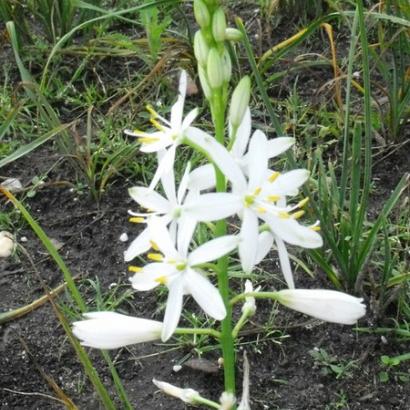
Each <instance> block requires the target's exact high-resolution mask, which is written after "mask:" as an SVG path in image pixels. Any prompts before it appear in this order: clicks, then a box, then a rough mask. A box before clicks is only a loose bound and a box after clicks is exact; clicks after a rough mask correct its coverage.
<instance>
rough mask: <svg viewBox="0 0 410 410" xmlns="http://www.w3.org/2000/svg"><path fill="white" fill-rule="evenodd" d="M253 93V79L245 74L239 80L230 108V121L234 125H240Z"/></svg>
mask: <svg viewBox="0 0 410 410" xmlns="http://www.w3.org/2000/svg"><path fill="white" fill-rule="evenodd" d="M250 95H251V80H250V78H249V77H248V76H245V77H243V78H242V79H241V81H239V84H238V85H237V86H236V88H235V90H234V92H233V93H232V99H231V106H230V109H229V121H230V122H231V124H232V126H233V127H239V125H240V124H241V122H242V118H243V116H244V115H245V111H246V108H247V107H248V104H249V98H250Z"/></svg>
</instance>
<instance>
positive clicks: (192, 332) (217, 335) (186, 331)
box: [174, 327, 221, 339]
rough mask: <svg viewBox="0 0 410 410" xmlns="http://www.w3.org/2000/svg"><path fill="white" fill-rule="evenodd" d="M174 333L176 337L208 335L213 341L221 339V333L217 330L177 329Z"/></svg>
mask: <svg viewBox="0 0 410 410" xmlns="http://www.w3.org/2000/svg"><path fill="white" fill-rule="evenodd" d="M174 333H175V334H177V335H208V336H212V337H214V338H215V339H219V338H220V337H221V333H220V332H218V331H217V330H215V329H207V328H205V329H204V328H195V327H194V328H185V327H178V328H177V329H176V330H175V332H174Z"/></svg>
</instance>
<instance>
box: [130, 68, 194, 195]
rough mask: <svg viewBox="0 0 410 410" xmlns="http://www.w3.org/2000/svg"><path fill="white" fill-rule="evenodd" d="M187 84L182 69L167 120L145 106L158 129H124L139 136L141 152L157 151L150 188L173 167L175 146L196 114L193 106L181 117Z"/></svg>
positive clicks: (182, 137) (180, 141)
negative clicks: (174, 100) (176, 95)
mask: <svg viewBox="0 0 410 410" xmlns="http://www.w3.org/2000/svg"><path fill="white" fill-rule="evenodd" d="M187 84H188V80H187V73H186V72H185V71H182V72H181V77H180V80H179V88H178V91H179V95H178V99H177V101H176V103H175V104H174V105H173V106H172V108H171V117H170V120H169V121H168V120H166V119H165V118H163V117H162V116H160V115H159V114H158V113H157V112H156V111H154V109H153V108H152V107H151V106H148V107H147V109H148V111H149V112H150V114H151V119H150V121H151V123H152V125H154V127H155V128H157V130H158V131H156V132H153V133H147V132H142V131H139V130H134V131H132V130H125V133H126V134H128V135H131V136H134V137H137V138H139V140H140V142H141V144H142V145H141V151H142V152H157V153H158V168H157V170H156V172H155V175H154V177H153V179H152V181H151V184H150V188H151V189H153V188H155V186H156V185H157V184H158V182H159V180H160V178H161V176H162V175H164V174H165V173H167V172H169V171H170V170H171V169H172V168H173V165H174V160H175V152H176V148H177V146H178V145H180V144H181V143H182V141H183V139H184V137H185V131H186V130H187V128H188V127H190V125H191V124H192V122H193V121H194V120H195V118H196V116H197V115H198V109H196V108H195V109H193V110H192V111H190V112H189V113H188V115H187V116H186V117H185V118H183V112H184V103H185V95H186V90H187Z"/></svg>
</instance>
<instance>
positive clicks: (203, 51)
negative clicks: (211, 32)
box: [194, 30, 209, 67]
mask: <svg viewBox="0 0 410 410" xmlns="http://www.w3.org/2000/svg"><path fill="white" fill-rule="evenodd" d="M194 53H195V58H196V59H197V61H198V63H199V64H200V65H201V66H203V67H206V64H207V62H208V54H209V47H208V44H207V42H206V40H205V38H204V36H203V34H202V32H201V31H200V30H199V31H197V32H196V33H195V37H194Z"/></svg>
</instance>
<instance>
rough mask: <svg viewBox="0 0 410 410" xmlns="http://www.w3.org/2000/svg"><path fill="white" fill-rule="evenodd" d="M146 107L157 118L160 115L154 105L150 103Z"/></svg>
mask: <svg viewBox="0 0 410 410" xmlns="http://www.w3.org/2000/svg"><path fill="white" fill-rule="evenodd" d="M145 108H146V109H147V111H148V112H149V113H150V114H151V116H152V117H153V118H157V117H158V114H157V112H156V111H155V110H154V108H153V107H152V105H150V104H148V105H147V106H146V107H145Z"/></svg>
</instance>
